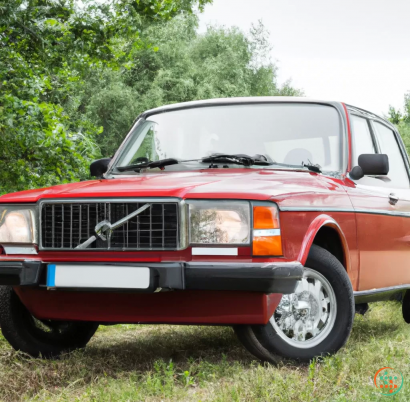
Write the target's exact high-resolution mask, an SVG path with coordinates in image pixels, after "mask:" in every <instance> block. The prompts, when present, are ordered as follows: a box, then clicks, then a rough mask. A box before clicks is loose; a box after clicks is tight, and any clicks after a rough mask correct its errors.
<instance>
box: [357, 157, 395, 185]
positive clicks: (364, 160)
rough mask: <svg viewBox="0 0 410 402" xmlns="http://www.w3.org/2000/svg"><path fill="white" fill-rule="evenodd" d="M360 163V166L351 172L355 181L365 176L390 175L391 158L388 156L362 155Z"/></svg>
mask: <svg viewBox="0 0 410 402" xmlns="http://www.w3.org/2000/svg"><path fill="white" fill-rule="evenodd" d="M358 163H359V166H355V167H354V168H353V169H352V170H351V171H350V177H351V178H352V179H353V180H359V179H361V178H362V177H363V176H365V175H371V176H386V175H387V174H388V173H389V157H388V156H387V155H386V154H362V155H360V156H359V160H358Z"/></svg>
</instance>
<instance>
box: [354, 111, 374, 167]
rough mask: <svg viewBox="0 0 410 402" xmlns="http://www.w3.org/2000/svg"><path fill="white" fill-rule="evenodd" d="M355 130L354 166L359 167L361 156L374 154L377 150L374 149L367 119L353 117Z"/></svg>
mask: <svg viewBox="0 0 410 402" xmlns="http://www.w3.org/2000/svg"><path fill="white" fill-rule="evenodd" d="M351 123H352V128H353V160H352V163H353V166H357V165H358V162H357V160H358V159H359V155H361V154H374V153H376V150H375V148H374V144H373V139H372V135H371V134H370V128H369V124H368V122H367V119H364V118H362V117H358V116H352V118H351Z"/></svg>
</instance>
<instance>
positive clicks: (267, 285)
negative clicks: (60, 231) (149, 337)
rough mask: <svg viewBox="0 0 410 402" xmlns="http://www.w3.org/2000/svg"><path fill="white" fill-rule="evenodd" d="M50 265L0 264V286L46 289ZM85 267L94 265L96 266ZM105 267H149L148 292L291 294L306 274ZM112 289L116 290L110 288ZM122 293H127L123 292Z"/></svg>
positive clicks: (181, 266) (238, 266) (188, 266)
mask: <svg viewBox="0 0 410 402" xmlns="http://www.w3.org/2000/svg"><path fill="white" fill-rule="evenodd" d="M47 265H48V264H47V263H44V262H41V261H29V260H26V261H0V285H9V286H40V287H46V286H47V283H46V280H45V278H46V271H47ZM72 265H75V263H72ZM82 265H90V266H92V265H93V264H92V263H87V264H82ZM99 265H101V263H100V264H99ZM104 265H107V266H114V267H115V266H121V265H127V266H130V265H131V266H135V267H149V269H150V272H151V280H150V287H149V289H147V290H145V292H154V291H156V290H158V289H175V290H223V291H231V290H234V291H252V292H261V293H281V294H289V293H293V292H294V290H295V287H296V284H297V281H298V280H300V279H301V277H302V275H303V267H302V265H301V264H300V263H299V262H269V263H241V262H235V263H211V262H175V263H174V262H164V263H146V264H144V263H135V264H129V263H127V264H121V263H104ZM84 269H86V268H84ZM81 290H84V289H81ZM94 290H95V289H94ZM98 290H105V289H98ZM109 290H110V291H112V290H115V289H111V288H110V289H109ZM131 290H132V289H131ZM122 291H124V290H123V289H122ZM128 291H130V289H128ZM135 291H138V292H141V290H140V289H135Z"/></svg>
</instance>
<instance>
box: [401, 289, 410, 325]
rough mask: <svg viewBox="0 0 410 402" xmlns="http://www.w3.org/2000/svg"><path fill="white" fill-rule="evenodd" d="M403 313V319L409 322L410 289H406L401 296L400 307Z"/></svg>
mask: <svg viewBox="0 0 410 402" xmlns="http://www.w3.org/2000/svg"><path fill="white" fill-rule="evenodd" d="M401 311H402V313H403V319H404V321H405V322H407V324H410V291H409V290H406V293H405V294H404V297H403V304H402V307H401Z"/></svg>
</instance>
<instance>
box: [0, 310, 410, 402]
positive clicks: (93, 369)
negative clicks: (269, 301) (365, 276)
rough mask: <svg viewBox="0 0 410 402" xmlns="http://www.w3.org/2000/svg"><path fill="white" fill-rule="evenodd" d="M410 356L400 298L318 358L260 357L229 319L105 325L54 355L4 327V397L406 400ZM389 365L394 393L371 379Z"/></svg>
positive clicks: (0, 390)
mask: <svg viewBox="0 0 410 402" xmlns="http://www.w3.org/2000/svg"><path fill="white" fill-rule="evenodd" d="M409 355H410V327H409V326H408V325H407V324H406V323H405V322H404V321H403V319H402V317H401V306H400V304H398V303H377V304H373V305H371V311H370V312H368V313H367V314H366V316H364V317H362V316H356V318H355V323H354V328H353V332H352V335H351V337H350V340H349V342H348V344H347V345H346V347H345V348H344V349H342V350H341V351H340V352H339V353H338V354H337V355H335V356H332V357H327V358H325V359H324V360H323V361H312V362H311V364H310V365H280V366H279V367H275V366H270V365H262V364H260V363H259V362H257V361H255V359H254V358H253V357H252V356H251V355H250V354H248V353H247V352H246V351H245V350H244V349H243V347H242V346H241V345H240V344H239V342H238V341H237V340H236V338H235V335H234V334H233V331H232V330H231V329H230V328H226V327H196V326H189V327H182V326H181V327H178V326H142V325H136V326H133V325H120V326H115V327H101V329H100V330H99V331H98V332H97V334H96V336H95V337H94V338H93V340H92V341H91V343H90V344H89V346H88V347H87V348H86V349H85V350H83V351H78V352H76V353H73V354H71V355H69V356H65V357H63V358H62V359H60V360H55V361H42V360H37V359H30V358H27V357H26V356H24V355H22V354H20V353H16V352H14V351H12V350H11V348H10V346H9V345H8V344H7V342H6V341H5V340H4V338H2V337H1V336H0V400H4V401H7V402H9V401H19V400H30V399H32V400H36V401H124V402H125V401H166V400H171V401H208V400H210V401H362V400H363V401H379V400H382V399H383V398H384V399H385V400H389V401H408V400H410V389H409V386H408V385H409V380H410V365H409V362H410V358H409ZM384 366H391V367H394V368H396V369H399V370H400V371H401V372H402V373H403V375H404V378H405V383H404V386H403V388H402V390H401V391H400V392H399V393H398V394H397V395H395V396H392V397H390V396H388V397H384V396H381V395H380V393H379V391H378V390H377V389H376V388H375V387H374V385H373V376H374V374H375V373H376V371H377V370H378V369H379V368H381V367H384Z"/></svg>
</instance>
